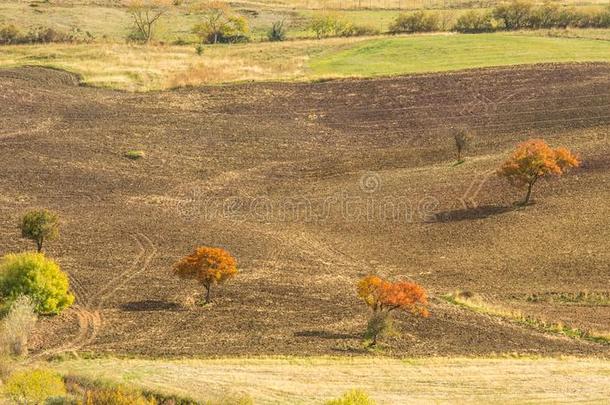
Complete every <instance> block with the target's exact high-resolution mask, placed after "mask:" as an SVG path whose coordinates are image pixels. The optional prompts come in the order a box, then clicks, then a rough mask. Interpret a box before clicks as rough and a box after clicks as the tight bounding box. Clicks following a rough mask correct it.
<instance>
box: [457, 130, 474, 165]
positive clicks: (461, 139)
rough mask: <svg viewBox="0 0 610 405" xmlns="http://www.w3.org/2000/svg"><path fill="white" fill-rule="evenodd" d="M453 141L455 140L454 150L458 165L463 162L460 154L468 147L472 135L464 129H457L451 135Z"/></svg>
mask: <svg viewBox="0 0 610 405" xmlns="http://www.w3.org/2000/svg"><path fill="white" fill-rule="evenodd" d="M453 139H454V140H455V149H456V151H457V161H458V163H461V162H463V161H464V160H463V158H462V154H463V153H464V151H465V150H466V148H468V146H469V145H470V142H471V141H472V134H471V133H470V132H468V131H467V130H465V129H458V130H456V131H455V132H454V133H453Z"/></svg>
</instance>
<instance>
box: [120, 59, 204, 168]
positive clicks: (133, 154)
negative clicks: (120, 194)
mask: <svg viewBox="0 0 610 405" xmlns="http://www.w3.org/2000/svg"><path fill="white" fill-rule="evenodd" d="M201 53H203V47H201ZM201 53H199V52H197V54H198V55H201ZM144 156H146V154H145V153H144V151H141V150H130V151H127V152H125V157H126V158H127V159H130V160H138V159H142V158H143V157H144Z"/></svg>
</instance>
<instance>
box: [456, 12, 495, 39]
mask: <svg viewBox="0 0 610 405" xmlns="http://www.w3.org/2000/svg"><path fill="white" fill-rule="evenodd" d="M499 28H500V25H499V23H498V21H497V20H496V19H494V18H493V16H492V15H491V13H489V12H481V11H476V10H470V11H468V12H466V13H464V14H462V15H461V16H460V17H459V18H458V19H457V21H456V22H455V25H454V26H453V31H457V32H462V33H465V34H474V33H477V32H493V31H497V30H498V29H499Z"/></svg>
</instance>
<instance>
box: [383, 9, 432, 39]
mask: <svg viewBox="0 0 610 405" xmlns="http://www.w3.org/2000/svg"><path fill="white" fill-rule="evenodd" d="M440 22H441V19H440V16H439V15H438V14H437V13H425V12H423V11H416V12H414V13H404V14H399V15H398V17H396V20H395V21H394V22H393V23H392V25H390V32H391V33H392V34H399V33H413V32H432V31H439V30H440V26H441V24H440Z"/></svg>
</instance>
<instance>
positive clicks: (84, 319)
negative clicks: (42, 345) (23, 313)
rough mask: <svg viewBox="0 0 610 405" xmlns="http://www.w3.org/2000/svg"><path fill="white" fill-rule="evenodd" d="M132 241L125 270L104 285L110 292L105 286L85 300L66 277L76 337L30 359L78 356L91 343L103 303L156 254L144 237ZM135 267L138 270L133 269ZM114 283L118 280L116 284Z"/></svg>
mask: <svg viewBox="0 0 610 405" xmlns="http://www.w3.org/2000/svg"><path fill="white" fill-rule="evenodd" d="M132 238H133V239H134V241H135V242H136V244H137V245H138V248H139V252H138V254H137V255H136V257H135V258H134V260H133V261H132V263H131V265H130V266H129V267H128V268H127V269H126V270H125V271H123V272H121V273H120V274H119V275H117V276H115V277H113V278H112V280H111V281H110V282H109V283H108V284H106V286H112V289H110V290H108V289H107V287H106V288H103V289H102V290H101V291H100V292H98V293H97V294H96V295H94V296H93V297H91V299H89V300H88V299H86V298H85V294H86V289H85V288H84V286H83V285H82V283H81V282H80V281H78V280H77V279H76V278H75V277H74V276H70V280H71V282H72V285H73V288H72V292H73V294H74V296H75V298H76V300H77V301H78V302H79V304H75V305H74V306H73V307H72V310H73V311H74V314H75V316H76V319H77V321H78V334H77V335H76V336H75V337H74V338H72V339H71V340H70V341H69V342H67V343H66V344H64V345H61V346H60V347H58V348H54V349H49V350H45V351H43V352H41V353H40V354H39V355H37V356H33V357H32V358H39V357H45V356H50V355H57V354H61V353H66V352H71V353H74V354H75V355H76V356H78V354H77V352H78V350H81V349H82V348H83V347H85V346H87V345H89V344H91V343H92V342H93V341H95V339H96V338H97V336H98V334H99V332H100V331H101V330H102V328H103V324H104V322H103V318H102V314H101V311H102V308H103V306H104V304H105V303H106V302H107V300H108V299H109V298H110V297H111V296H112V295H113V294H114V293H116V292H117V291H118V290H120V289H121V288H123V287H124V286H125V285H127V284H128V283H129V282H130V281H131V280H133V278H134V277H136V276H138V275H139V274H142V273H143V272H145V271H146V270H147V269H148V266H149V265H150V263H151V262H152V260H153V258H154V257H155V255H156V254H157V248H156V246H155V244H154V243H153V242H152V240H151V239H150V238H149V237H148V236H146V235H144V234H142V233H138V234H136V235H132ZM138 267H139V269H138V270H136V269H137V268H138ZM118 280H121V281H120V282H117V281H118Z"/></svg>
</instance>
